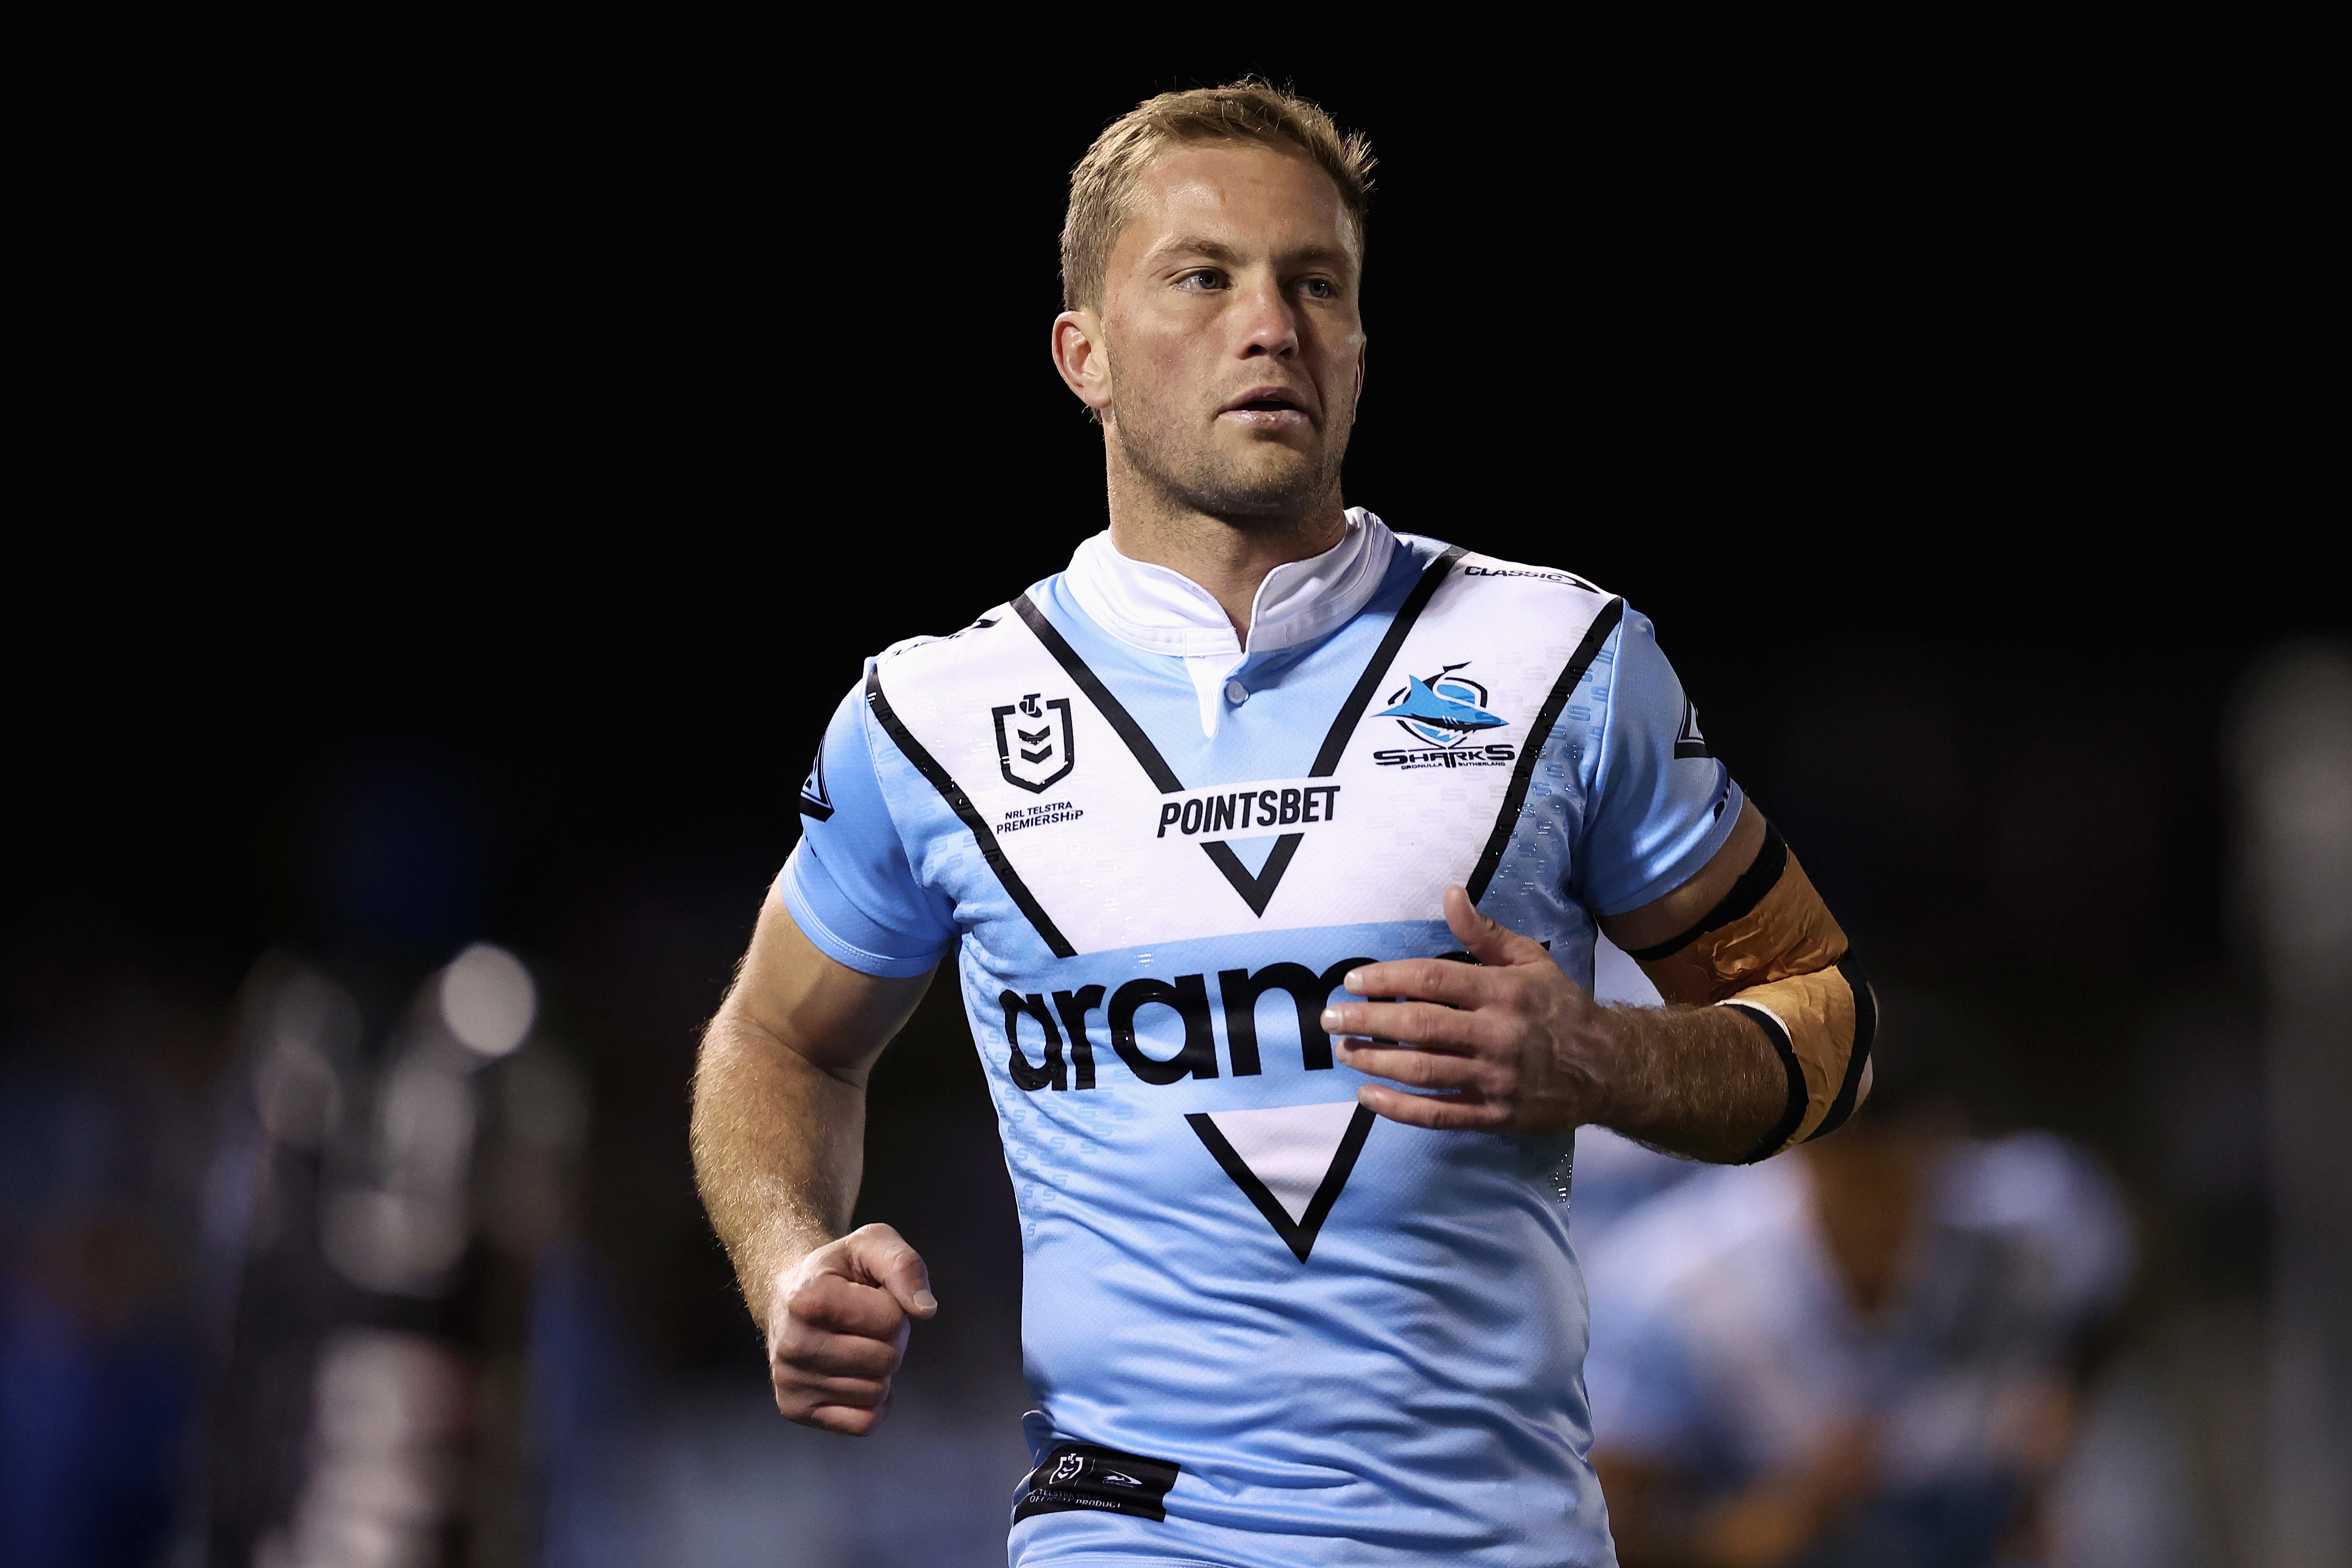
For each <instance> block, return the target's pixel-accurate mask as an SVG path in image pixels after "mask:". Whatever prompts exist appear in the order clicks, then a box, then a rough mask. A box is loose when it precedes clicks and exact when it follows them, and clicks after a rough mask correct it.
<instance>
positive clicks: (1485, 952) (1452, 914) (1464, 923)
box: [1445, 887, 1551, 968]
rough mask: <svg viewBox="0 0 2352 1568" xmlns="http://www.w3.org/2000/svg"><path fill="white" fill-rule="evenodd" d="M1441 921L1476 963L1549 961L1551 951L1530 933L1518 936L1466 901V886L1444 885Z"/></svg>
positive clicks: (1498, 964) (1506, 964)
mask: <svg viewBox="0 0 2352 1568" xmlns="http://www.w3.org/2000/svg"><path fill="white" fill-rule="evenodd" d="M1445 924H1446V928H1447V929H1448V930H1450V931H1453V933H1454V941H1456V942H1460V943H1461V944H1462V950H1463V951H1464V952H1467V953H1468V954H1469V955H1470V956H1471V957H1473V958H1475V959H1476V960H1477V961H1478V962H1479V963H1484V964H1486V965H1489V966H1490V967H1494V968H1507V967H1509V966H1511V965H1514V964H1520V963H1549V962H1550V960H1551V954H1550V953H1549V952H1545V951H1544V945H1543V943H1541V942H1538V941H1536V939H1535V938H1533V937H1531V936H1521V935H1520V934H1519V933H1518V932H1517V931H1513V930H1512V929H1511V928H1510V927H1508V926H1507V925H1505V924H1503V923H1502V922H1501V921H1493V920H1488V919H1487V918H1486V916H1485V915H1483V914H1480V913H1479V912H1478V906H1477V905H1475V904H1474V903H1472V902H1471V901H1470V893H1469V889H1466V888H1459V887H1454V888H1448V889H1445Z"/></svg>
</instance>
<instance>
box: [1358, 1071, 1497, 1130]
mask: <svg viewBox="0 0 2352 1568" xmlns="http://www.w3.org/2000/svg"><path fill="white" fill-rule="evenodd" d="M1356 1102H1357V1103H1358V1104H1359V1105H1361V1106H1362V1107H1363V1108H1364V1109H1365V1110H1370V1112H1371V1113H1372V1114H1373V1115H1375V1116H1385V1117H1387V1118H1388V1119H1389V1120H1390V1121H1402V1122H1403V1123H1404V1124H1405V1125H1406V1126H1408V1127H1428V1128H1433V1129H1435V1130H1436V1131H1440V1132H1504V1131H1509V1129H1510V1125H1511V1113H1510V1111H1509V1110H1508V1109H1507V1108H1506V1107H1504V1106H1501V1105H1497V1104H1495V1103H1493V1102H1492V1101H1489V1100H1481V1099H1477V1098H1475V1097H1452V1096H1432V1095H1425V1094H1407V1093H1405V1092H1404V1091H1403V1090H1402V1089H1383V1088H1381V1086H1380V1085H1379V1084H1376V1083H1367V1084H1361V1085H1359V1086H1358V1087H1357V1089H1356Z"/></svg>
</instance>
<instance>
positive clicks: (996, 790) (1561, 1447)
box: [778, 512, 1740, 1568]
mask: <svg viewBox="0 0 2352 1568" xmlns="http://www.w3.org/2000/svg"><path fill="white" fill-rule="evenodd" d="M1154 574H1157V575H1156V576H1155V575H1154ZM1285 574H1286V575H1285ZM1277 578H1278V579H1279V580H1278V581H1277ZM1277 578H1269V580H1268V585H1267V587H1266V588H1265V589H1264V590H1261V594H1260V599H1259V608H1258V614H1257V616H1256V617H1255V619H1254V622H1253V626H1252V632H1251V638H1250V642H1249V644H1248V645H1247V647H1241V646H1239V645H1238V644H1236V643H1234V638H1233V636H1232V632H1231V629H1230V626H1225V627H1224V629H1223V638H1224V644H1223V645H1220V644H1219V643H1218V640H1217V633H1218V627H1219V626H1223V614H1222V612H1221V611H1216V610H1215V609H1214V604H1213V601H1208V600H1207V595H1205V594H1201V593H1200V591H1199V590H1197V589H1192V588H1191V587H1190V585H1189V584H1183V583H1181V580H1180V579H1174V578H1173V574H1167V573H1164V572H1160V569H1158V568H1145V567H1139V566H1137V565H1136V564H1135V563H1123V562H1121V561H1120V559H1119V558H1118V557H1117V556H1116V554H1115V552H1111V551H1110V550H1109V548H1108V540H1107V538H1104V539H1098V540H1096V541H1091V542H1089V544H1088V546H1087V547H1086V548H1085V549H1082V550H1081V552H1080V554H1079V559H1078V560H1077V561H1076V562H1074V563H1073V567H1072V570H1071V571H1070V572H1067V573H1064V574H1057V575H1056V576H1055V577H1052V578H1049V579H1047V580H1046V581H1045V582H1043V583H1040V584H1036V585H1035V586H1034V587H1033V588H1032V589H1031V590H1030V591H1029V592H1028V593H1027V594H1026V595H1023V596H1022V597H1021V598H1020V599H1018V600H1015V601H1014V602H1013V603H1012V604H1011V605H1003V606H1000V607H999V608H997V609H995V610H992V611H990V612H989V613H988V614H987V615H985V616H982V617H981V619H980V620H979V621H978V622H976V623H975V624H974V625H973V626H971V627H970V628H967V629H966V630H965V631H962V632H959V633H957V634H955V635H954V636H952V637H942V638H932V639H923V640H919V641H916V642H913V643H908V644H902V645H900V646H899V647H896V648H893V649H891V650H890V651H889V652H887V653H886V654H885V655H883V656H882V657H881V658H877V660H875V661H873V662H872V663H871V664H869V666H868V667H867V672H866V681H865V683H864V684H863V685H862V686H861V688H860V689H858V690H857V691H855V692H853V693H852V694H851V695H850V697H849V698H848V699H847V700H845V701H844V702H843V703H842V705H841V708H840V710H839V711H838V712H836V713H835V716H834V719H833V722H832V724H831V726H830V728H829V729H828V730H827V731H826V734H825V738H824V746H823V750H822V752H821V755H820V757H819V760H818V765H817V766H816V768H815V769H814V770H813V771H812V773H811V775H810V779H809V782H808V784H807V785H806V786H805V788H804V791H803V802H802V807H801V809H802V811H803V814H804V816H805V817H806V825H805V833H804V835H803V839H802V842H801V845H800V847H798V848H797V849H796V850H795V851H794V852H793V857H792V858H791V860H790V861H789V862H788V863H787V865H786V867H785V871H784V875H783V876H782V878H781V879H779V884H778V886H779V889H780V891H781V895H782V898H783V899H784V900H785V901H786V904H787V907H788V908H789V910H790V912H791V914H792V916H793V921H794V922H795V923H796V924H798V925H799V927H800V928H801V930H802V931H803V932H804V933H805V934H806V935H807V936H808V937H809V939H810V940H811V941H812V942H815V943H816V945H817V946H818V947H819V948H820V949H822V950H823V951H824V952H826V953H828V954H830V955H831V956H833V957H834V958H835V959H837V960H838V961H840V962H841V963H845V964H847V965H848V966H850V967H851V968H854V969H857V970H860V971H863V972H865V973H871V974H884V975H914V974H920V973H925V972H926V971H928V970H929V969H930V968H931V967H932V965H934V964H935V963H938V962H939V960H940V959H941V958H942V957H944V956H945V955H946V953H947V952H948V951H949V950H950V949H951V948H952V949H954V950H955V952H956V953H957V971H958V977H959V979H960V981H961V984H962V987H963V994H964V1004H965V1007H966V1010H967V1013H968V1015H969V1016H970V1018H971V1029H972V1036H973V1039H974V1040H975V1042H976V1043H977V1045H978V1047H979V1049H980V1053H981V1057H982V1063H983V1065H984V1067H985V1068H986V1070H987V1074H988V1081H989V1086H990V1090H991V1093H992V1096H993V1097H994V1100H995V1102H996V1108H997V1113H998V1119H999V1123H1000V1126H1001V1128H1002V1130H1003V1139H1004V1148H1005V1160H1006V1163H1007V1165H1008V1166H1009V1167H1010V1169H1011V1171H1012V1173H1013V1184H1014V1188H1015V1192H1016V1194H1017V1196H1018V1200H1019V1204H1020V1212H1021V1222H1022V1240H1023V1247H1024V1262H1025V1266H1026V1275H1025V1293H1024V1315H1023V1321H1024V1347H1025V1360H1026V1367H1027V1373H1028V1377H1029V1382H1030V1385H1031V1387H1032V1389H1033V1390H1034V1394H1035V1396H1036V1401H1037V1405H1038V1413H1037V1414H1035V1415H1032V1416H1031V1417H1030V1422H1029V1426H1030V1432H1029V1436H1030V1439H1031V1446H1032V1448H1033V1451H1034V1456H1035V1458H1036V1459H1037V1468H1036V1469H1035V1470H1034V1472H1033V1473H1032V1474H1031V1476H1030V1477H1029V1478H1028V1479H1027V1480H1026V1481H1025V1482H1024V1486H1023V1488H1022V1489H1021V1490H1020V1492H1019V1493H1018V1494H1017V1496H1016V1503H1015V1508H1014V1512H1013V1531H1012V1540H1011V1556H1012V1561H1013V1563H1015V1564H1026V1565H1039V1564H1047V1563H1053V1564H1063V1563H1134V1562H1168V1563H1221V1564H1232V1565H1235V1568H1243V1565H1248V1568H1301V1565H1310V1564H1322V1563H1407V1562H1411V1563H1424V1562H1428V1561H1431V1560H1433V1559H1434V1560H1444V1561H1451V1562H1459V1563H1492V1564H1556V1563H1607V1562H1612V1561H1613V1553H1612V1549H1611V1547H1610V1544H1609V1537H1608V1527H1607V1522H1606V1517H1605V1513H1604V1510H1603V1508H1602V1506H1601V1495H1600V1489H1599V1487H1598V1485H1597V1484H1596V1483H1595V1482H1594V1480H1593V1479H1592V1475H1591V1470H1590V1468H1588V1467H1587V1465H1586V1463H1585V1459H1584V1454H1585V1450H1586V1448H1587V1447H1588V1445H1589V1444H1590V1442H1591V1425H1590V1420H1589V1417H1588V1414H1587V1409H1586V1404H1585V1395H1584V1389H1583V1381H1582V1361H1583V1356H1584V1351H1585V1342H1586V1331H1585V1298H1584V1288H1583V1284H1582V1281H1581V1279H1580V1275H1579V1272H1578V1268H1577V1263H1576V1258H1575V1256H1574V1254H1573V1252H1572V1251H1571V1250H1570V1246H1569V1237H1568V1223H1567V1222H1568V1210H1567V1204H1568V1194H1569V1182H1570V1156H1571V1153H1572V1151H1573V1146H1574V1145H1573V1139H1572V1137H1570V1136H1560V1137H1554V1138H1524V1139H1511V1138H1503V1137H1496V1136H1494V1135H1491V1134H1486V1133H1471V1132H1436V1131H1426V1130H1423V1129H1420V1128H1414V1127H1407V1126H1404V1125H1402V1124H1401V1123H1397V1122H1392V1121H1383V1120H1380V1119H1377V1118H1374V1117H1373V1116H1371V1115H1370V1113H1369V1112H1368V1111H1364V1110H1360V1108H1358V1107H1357V1105H1356V1103H1355V1094H1356V1089H1357V1086H1358V1084H1359V1083H1360V1082H1362V1081H1364V1080H1363V1079H1362V1078H1361V1076H1360V1075H1359V1074H1357V1073H1356V1072H1354V1071H1352V1070H1351V1069H1349V1068H1344V1067H1340V1066H1338V1065H1336V1064H1335V1063H1334V1061H1333V1059H1332V1054H1331V1047H1330V1041H1329V1040H1328V1037H1326V1036H1325V1035H1324V1034H1323V1032H1322V1030H1321V1028H1320V1027H1319V1026H1318V1024H1317V1022H1316V1019H1317V1015H1318V1013H1319V1011H1320V1009H1321V1008H1322V1006H1323V1005H1325V1003H1326V1002H1327V1000H1328V998H1329V997H1330V996H1331V994H1333V992H1334V991H1335V990H1336V989H1337V988H1338V985H1339V978H1340V976H1341V975H1343V974H1344V973H1346V972H1347V970H1348V969H1349V968H1350V967H1352V966H1353V965H1355V964H1357V963H1363V962H1365V961H1367V960H1381V959H1393V958H1405V957H1414V956H1424V955H1431V954H1440V953H1444V952H1447V951H1448V950H1449V949H1451V948H1452V947H1453V946H1454V942H1453V939H1452V936H1451V935H1450V933H1449V932H1448V931H1447V930H1446V927H1445V924H1444V917H1443V915H1442V912H1441V910H1440V904H1439V895H1440V893H1441V892H1442V890H1443V889H1444V887H1445V886H1446V885H1447V884H1449V883H1454V882H1460V883H1463V884H1465V885H1466V886H1467V887H1468V888H1469V889H1470V890H1471V894H1472V896H1473V898H1474V899H1475V900H1477V901H1478V903H1479V906H1480V907H1481V908H1482V909H1483V910H1486V912H1487V913H1488V914H1490V915H1493V916H1494V917H1496V919H1498V920H1500V921H1503V922H1504V923H1505V924H1507V925H1509V926H1511V927H1513V928H1514V929H1517V930H1518V931H1525V932H1527V933H1528V934H1529V935H1532V936H1535V937H1537V938H1538V939H1540V940H1542V941H1544V942H1548V943H1549V947H1550V950H1551V952H1552V955H1553V957H1554V958H1555V959H1556V960H1557V961H1558V962H1559V963H1560V965H1561V967H1562V968H1563V969H1565V970H1566V971H1567V972H1568V973H1569V974H1570V976H1571V977H1573V978H1575V979H1576V980H1578V981H1579V982H1580V983H1583V984H1588V985H1589V984H1591V966H1592V946H1593V938H1594V923H1593V920H1594V915H1595V914H1596V913H1617V912H1622V911H1623V910H1630V909H1634V908H1638V907H1639V906H1641V905H1643V904H1645V903H1648V902H1650V901H1651V900H1654V899H1656V898H1658V897H1660V896H1661V895H1663V894H1664V893H1665V892H1667V891H1669V890H1671V889H1673V888H1675V887H1676V886H1678V885H1679V884H1680V883H1681V882H1683V881H1684V880H1685V879H1688V878H1689V877H1690V876H1691V875H1692V874H1693V873H1694V872H1695V871H1696V870H1697V869H1698V868H1700V867H1701V866H1703V865H1704V864H1705V863H1706V861H1707V859H1708V858H1710V857H1712V856H1713V855H1714V854H1715V852H1716V851H1717V849H1718V848H1720V847H1722V845H1723V843H1724V841H1725V840H1726V839H1727V837H1729V835H1730V832H1731V828H1732V826H1733V824H1734V823H1735V822H1736V820H1737V818H1738V811H1739V805H1740V796H1739V794H1738V788H1737V786H1736V785H1734V784H1732V783H1731V781H1730V780H1729V779H1728V778H1727V776H1726V774H1725V772H1724V770H1723V768H1722V766H1721V764H1720V763H1717V761H1716V760H1715V759H1714V758H1713V757H1712V756H1710V755H1708V754H1707V750H1706V743H1705V742H1704V741H1703V740H1702V739H1701V738H1700V736H1699V733H1698V729H1697V725H1696V721H1695V718H1694V716H1693V714H1692V711H1691V709H1690V706H1689V704H1688V703H1687V701H1686V700H1685V698H1684V696H1683V692H1682V689H1681V687H1680V685H1679V683H1678V682H1677V681H1676V680H1675V676H1674V672H1673V671H1672V669H1671V668H1669V667H1668V665H1667V664H1666V661H1665V659H1664V657H1663V656H1662V655H1661V654H1660V653H1659V651H1658V648H1657V646H1656V643H1655V641H1654V638H1653V636H1652V634H1651V630H1650V627H1649V625H1648V623H1647V622H1645V621H1644V620H1643V619H1642V618H1641V617H1640V616H1635V615H1633V614H1631V613H1630V612H1628V611H1627V610H1626V609H1625V606H1624V605H1623V603H1622V601H1621V600H1617V599H1613V598H1612V597H1610V596H1609V595H1605V594H1603V593H1601V592H1600V591H1599V590H1598V589H1595V588H1594V587H1593V586H1592V585H1591V584H1587V583H1585V582H1583V581H1582V580H1581V579H1579V578H1577V577H1574V576H1572V575H1571V574H1567V573H1562V572H1555V571H1550V570H1549V569H1543V568H1536V567H1528V566H1520V565H1517V564H1514V563H1507V562H1501V561H1495V560H1490V559H1488V558H1486V557H1482V556H1477V555H1474V554H1468V553H1465V552H1462V551H1460V550H1456V549H1450V548H1448V547H1447V546H1444V545H1442V544H1439V543H1437V542H1433V541H1429V540H1423V539H1417V538H1413V537H1412V536H1398V535H1393V534H1391V533H1389V531H1387V530H1386V529H1385V528H1383V527H1382V526H1381V523H1380V521H1379V520H1378V519H1376V518H1372V517H1370V515H1369V514H1365V513H1361V512H1351V513H1350V514H1349V535H1348V539H1347V540H1346V541H1345V542H1343V543H1342V544H1341V545H1340V546H1339V547H1338V549H1337V550H1335V551H1334V552H1332V553H1331V554H1330V555H1329V556H1328V557H1318V560H1317V561H1316V562H1313V563H1302V564H1301V565H1299V566H1298V567H1297V568H1283V569H1279V570H1278V573H1277ZM1188 592H1189V593H1190V594H1192V595H1198V598H1199V599H1200V600H1202V601H1206V604H1205V605H1198V604H1189V603H1186V602H1184V601H1185V595H1186V594H1187V593H1188ZM1088 606H1091V609H1090V608H1089V607H1088ZM1221 647H1222V648H1223V651H1220V650H1221ZM915 1240H916V1243H917V1245H918V1246H920V1239H919V1238H915Z"/></svg>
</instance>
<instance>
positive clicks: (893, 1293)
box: [768, 1225, 940, 1437]
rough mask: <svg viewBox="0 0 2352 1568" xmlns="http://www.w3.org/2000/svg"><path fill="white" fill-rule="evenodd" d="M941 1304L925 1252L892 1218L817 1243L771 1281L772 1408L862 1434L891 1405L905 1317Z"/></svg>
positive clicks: (902, 1355)
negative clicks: (820, 1244) (903, 1236)
mask: <svg viewBox="0 0 2352 1568" xmlns="http://www.w3.org/2000/svg"><path fill="white" fill-rule="evenodd" d="M939 1310H940V1303H939V1299H938V1298H937V1297H935V1296H933V1295H932V1294H931V1280H930V1274H929V1271H928V1270H927V1269H925V1268H924V1267H923V1260H922V1258H920V1257H919V1256H918V1255H917V1254H916V1252H915V1249H914V1248H913V1247H909V1246H908V1245H907V1243H906V1242H905V1241H904V1240H903V1239H901V1238H900V1237H899V1235H898V1232H897V1231H895V1230H892V1229H891V1228H890V1227H889V1226H887V1225H869V1226H861V1227H860V1228H858V1229H856V1230H854V1231H851V1232H850V1233H849V1234H848V1235H847V1236H845V1237H842V1238H841V1239H840V1240H839V1241H835V1242H828V1243H826V1244H825V1245H824V1246H823V1247H818V1248H817V1249H816V1250H815V1251H814V1252H812V1253H810V1254H809V1255H808V1256H807V1257H805V1258H802V1259H801V1260H800V1261H799V1262H798V1263H796V1264H794V1265H793V1267H792V1268H788V1269H786V1270H785V1271H784V1272H783V1274H782V1276H780V1277H779V1278H778V1279H777V1280H776V1288H775V1294H774V1296H773V1298H772V1305H771V1307H770V1309H769V1312H768V1376H769V1380H770V1381H771V1382H772V1383H773V1384H775V1389H776V1408H777V1409H779V1410H781V1411H782V1412H783V1413H784V1415H786V1416H787V1417H789V1418H790V1419H792V1420H793V1421H797V1422H799V1423H800V1424H801V1425H802V1426H814V1427H817V1428H819V1429H821V1430H823V1431H826V1432H839V1433H842V1434H844V1435H845V1436H851V1437H863V1436H866V1434H867V1433H869V1432H871V1431H873V1430H874V1428H875V1427H876V1426H878V1425H880V1423H881V1420H882V1416H883V1413H884V1412H886V1411H887V1410H888V1409H889V1407H890V1378H891V1375H892V1374H893V1373H896V1372H897V1371H898V1363H900V1362H902V1361H904V1360H905V1359H906V1355H907V1334H908V1330H909V1329H911V1328H912V1327H913V1324H912V1323H911V1322H909V1321H908V1320H909V1319H912V1318H929V1317H930V1316H932V1315H933V1314H934V1313H936V1312H938V1311H939Z"/></svg>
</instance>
